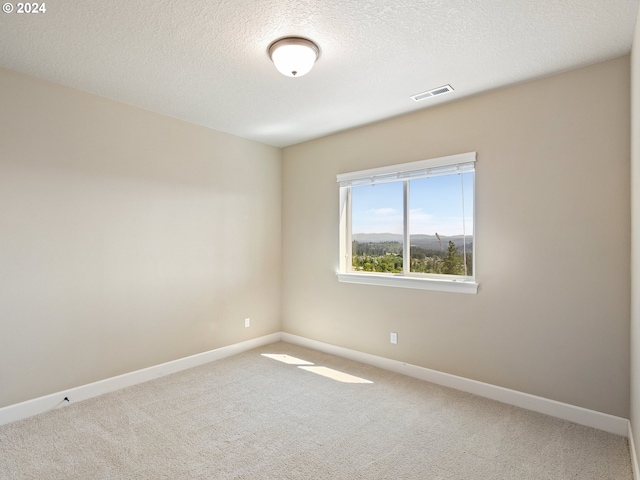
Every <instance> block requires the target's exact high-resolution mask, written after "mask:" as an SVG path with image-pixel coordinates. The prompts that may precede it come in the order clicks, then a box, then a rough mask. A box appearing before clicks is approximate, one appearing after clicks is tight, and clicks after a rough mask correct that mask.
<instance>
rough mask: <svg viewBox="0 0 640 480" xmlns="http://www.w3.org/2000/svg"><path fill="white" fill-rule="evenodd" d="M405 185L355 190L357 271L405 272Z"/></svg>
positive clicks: (354, 255)
mask: <svg viewBox="0 0 640 480" xmlns="http://www.w3.org/2000/svg"><path fill="white" fill-rule="evenodd" d="M403 204H404V202H403V184H402V182H393V183H383V184H380V185H373V186H365V187H352V189H351V240H352V257H351V259H352V269H353V271H354V272H357V271H360V272H379V273H402V243H403V241H402V219H403V208H404V207H403Z"/></svg>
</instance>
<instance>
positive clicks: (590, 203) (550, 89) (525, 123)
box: [283, 56, 630, 417]
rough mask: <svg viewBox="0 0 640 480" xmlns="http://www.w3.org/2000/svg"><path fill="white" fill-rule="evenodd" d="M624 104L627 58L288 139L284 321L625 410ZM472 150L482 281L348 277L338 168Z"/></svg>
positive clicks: (393, 354) (448, 368) (392, 353)
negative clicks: (455, 284) (344, 275)
mask: <svg viewBox="0 0 640 480" xmlns="http://www.w3.org/2000/svg"><path fill="white" fill-rule="evenodd" d="M454 87H455V86H454ZM399 94H401V92H400V93H399ZM629 113H630V109H629V57H628V56H625V57H622V58H618V59H614V60H611V61H608V62H604V63H600V64H597V65H593V66H589V67H586V68H582V69H579V70H574V71H570V72H567V73H563V74H560V75H556V76H552V77H548V78H544V79H540V80H536V81H532V82H529V83H526V84H521V85H517V86H513V87H509V88H504V89H501V90H497V91H493V92H489V93H486V94H483V95H478V96H475V97H472V98H468V99H463V100H460V101H457V102H454V103H450V104H447V105H443V106H440V107H435V108H433V109H427V110H423V111H420V112H416V113H415V114H412V115H408V116H404V117H399V118H395V119H391V120H388V121H384V122H381V123H377V124H373V125H370V126H366V127H363V128H359V129H355V130H351V131H348V132H345V133H341V134H336V135H332V136H329V137H325V138H322V139H319V140H315V141H311V142H307V143H304V144H300V145H297V146H293V147H289V148H286V149H284V151H283V253H284V255H283V330H284V331H286V332H289V333H293V334H297V335H302V336H305V337H310V338H313V339H316V340H320V341H323V342H328V343H331V344H335V345H339V346H343V347H347V348H351V349H355V350H359V351H363V352H367V353H372V354H375V355H380V356H383V357H388V358H393V359H396V360H400V361H405V362H409V363H412V364H416V365H420V366H424V367H428V368H433V369H436V370H440V371H444V372H448V373H452V374H456V375H461V376H464V377H468V378H472V379H476V380H480V381H483V382H488V383H491V384H495V385H500V386H504V387H507V388H512V389H515V390H520V391H523V392H528V393H531V394H534V395H540V396H542V397H547V398H550V399H555V400H559V401H562V402H567V403H570V404H574V405H579V406H582V407H585V408H590V409H594V410H598V411H602V412H606V413H610V414H613V415H619V416H622V417H627V416H628V414H629V341H628V339H629V315H630V314H629V309H630V307H629V305H630V292H629V281H630V265H629V260H630V257H629V255H630V254H629V252H630V227H629V219H630V207H629V205H630V199H629V155H630V152H629V144H630V139H629ZM468 151H476V152H477V154H478V161H477V165H476V168H477V170H476V190H477V191H476V235H477V247H476V262H477V264H476V266H477V279H478V281H479V284H480V288H479V292H478V294H477V295H475V296H474V295H463V294H454V293H441V292H430V291H423V290H409V289H400V288H388V287H378V286H367V285H354V284H344V283H338V281H337V279H336V276H335V272H336V270H337V265H338V186H337V184H336V174H338V173H344V172H349V171H355V170H361V169H366V168H372V167H379V166H383V165H387V164H393V163H402V162H408V161H413V160H421V159H427V158H432V157H438V156H444V155H450V154H456V153H463V152H468ZM390 331H396V332H398V336H399V343H398V345H395V346H394V345H391V344H390V343H389V332H390Z"/></svg>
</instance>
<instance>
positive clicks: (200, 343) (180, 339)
mask: <svg viewBox="0 0 640 480" xmlns="http://www.w3.org/2000/svg"><path fill="white" fill-rule="evenodd" d="M0 105H1V107H0V406H5V405H9V404H12V403H16V402H19V401H23V400H27V399H30V398H34V397H37V396H40V395H44V394H48V393H52V392H56V391H59V390H61V389H65V388H68V387H73V386H77V385H82V384H86V383H89V382H92V381H96V380H99V379H103V378H106V377H110V376H113V375H117V374H121V373H125V372H129V371H132V370H136V369H139V368H143V367H147V366H151V365H156V364H158V363H162V362H165V361H169V360H172V359H176V358H180V357H184V356H187V355H190V354H195V353H198V352H202V351H206V350H210V349H213V348H217V347H220V346H224V345H228V344H232V343H236V342H240V341H243V340H247V339H249V338H253V337H257V336H260V335H265V334H268V333H272V332H277V331H279V330H280V312H281V295H280V293H281V292H280V265H281V257H280V246H281V243H280V240H281V238H280V237H281V235H280V233H281V224H280V212H281V204H280V196H281V151H280V150H279V149H276V148H273V147H269V146H266V145H262V144H259V143H256V142H252V141H248V140H243V139H240V138H238V137H234V136H231V135H227V134H223V133H219V132H215V131H212V130H209V129H205V128H201V127H198V126H195V125H192V124H189V123H185V122H182V121H178V120H175V119H171V118H168V117H164V116H161V115H157V114H154V113H151V112H148V111H145V110H142V109H138V108H134V107H131V106H128V105H124V104H122V103H118V102H114V101H111V100H107V99H104V98H101V97H97V96H94V95H90V94H87V93H82V92H79V91H75V90H72V89H68V88H65V87H62V86H59V85H55V84H52V83H47V82H43V81H39V80H36V79H33V78H31V77H27V76H24V75H20V74H17V73H14V72H10V71H7V70H0ZM245 317H251V319H252V326H251V328H249V329H245V328H244V318H245Z"/></svg>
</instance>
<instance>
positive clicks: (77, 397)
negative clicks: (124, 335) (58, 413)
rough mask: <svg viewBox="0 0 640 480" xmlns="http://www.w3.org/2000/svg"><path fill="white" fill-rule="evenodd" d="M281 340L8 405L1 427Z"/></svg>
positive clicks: (266, 339) (0, 412) (276, 337)
mask: <svg viewBox="0 0 640 480" xmlns="http://www.w3.org/2000/svg"><path fill="white" fill-rule="evenodd" d="M280 339H281V334H280V332H278V333H272V334H271V335H265V336H263V337H258V338H254V339H252V340H247V341H245V342H240V343H235V344H233V345H229V346H226V347H221V348H216V349H215V350H209V351H208V352H203V353H198V354H196V355H191V356H189V357H185V358H179V359H178V360H173V361H171V362H166V363H162V364H160V365H155V366H153V367H148V368H143V369H142V370H136V371H134V372H130V373H125V374H123V375H118V376H116V377H111V378H107V379H104V380H100V381H98V382H93V383H89V384H87V385H81V386H79V387H75V388H70V389H68V390H62V391H60V392H57V393H52V394H50V395H45V396H43V397H38V398H34V399H32V400H27V401H25V402H22V403H16V404H14V405H9V406H7V407H3V408H0V425H4V424H6V423H10V422H15V421H16V420H21V419H23V418H27V417H31V416H32V415H37V414H39V413H44V412H47V411H49V410H53V409H55V408H60V407H64V406H65V405H68V404H69V403H75V402H79V401H82V400H87V399H89V398H92V397H97V396H98V395H102V394H104V393H109V392H113V391H116V390H120V389H121V388H125V387H130V386H132V385H136V384H138V383H142V382H146V381H148V380H153V379H154V378H159V377H163V376H165V375H169V374H171V373H176V372H180V371H182V370H186V369H188V368H192V367H197V366H198V365H203V364H205V363H209V362H212V361H214V360H220V359H222V358H226V357H230V356H232V355H236V354H238V353H242V352H245V351H247V350H251V349H254V348H257V347H261V346H263V345H269V344H270V343H275V342H278V341H280ZM65 397H66V398H68V399H69V402H67V401H66V400H65Z"/></svg>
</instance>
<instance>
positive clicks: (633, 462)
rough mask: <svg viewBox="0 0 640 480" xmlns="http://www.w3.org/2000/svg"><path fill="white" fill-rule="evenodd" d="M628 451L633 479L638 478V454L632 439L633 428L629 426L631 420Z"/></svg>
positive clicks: (639, 475)
mask: <svg viewBox="0 0 640 480" xmlns="http://www.w3.org/2000/svg"><path fill="white" fill-rule="evenodd" d="M627 436H628V438H629V453H630V454H631V468H632V470H633V479H634V480H640V469H639V468H638V456H637V455H636V444H635V442H634V441H633V429H632V428H631V422H629V433H628V435H627Z"/></svg>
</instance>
